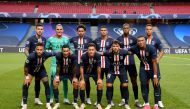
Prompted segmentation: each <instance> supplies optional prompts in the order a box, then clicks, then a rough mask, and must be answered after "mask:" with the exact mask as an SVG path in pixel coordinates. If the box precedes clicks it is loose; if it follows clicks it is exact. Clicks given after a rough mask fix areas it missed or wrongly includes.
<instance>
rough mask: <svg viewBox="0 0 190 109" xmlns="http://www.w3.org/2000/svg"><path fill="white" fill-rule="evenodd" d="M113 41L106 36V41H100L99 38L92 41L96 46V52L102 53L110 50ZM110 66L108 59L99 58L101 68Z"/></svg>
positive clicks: (104, 57)
mask: <svg viewBox="0 0 190 109" xmlns="http://www.w3.org/2000/svg"><path fill="white" fill-rule="evenodd" d="M112 42H113V39H112V38H111V37H109V36H108V38H107V39H106V40H102V38H101V37H98V38H97V39H95V40H94V44H95V45H96V50H97V51H99V52H104V51H107V50H109V49H110V48H111V45H112ZM109 66H110V61H109V59H108V57H106V56H101V68H109Z"/></svg>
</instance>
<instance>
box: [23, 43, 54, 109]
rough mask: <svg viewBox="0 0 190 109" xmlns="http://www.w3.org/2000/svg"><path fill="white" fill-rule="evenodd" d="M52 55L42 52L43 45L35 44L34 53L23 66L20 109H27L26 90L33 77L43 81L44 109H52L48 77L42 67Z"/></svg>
mask: <svg viewBox="0 0 190 109" xmlns="http://www.w3.org/2000/svg"><path fill="white" fill-rule="evenodd" d="M54 55H55V54H54V53H48V52H45V51H44V45H43V44H42V43H37V45H36V49H35V52H34V53H31V54H30V55H29V56H28V58H27V60H26V62H25V66H24V72H25V79H24V84H23V88H22V98H23V106H22V109H27V98H28V88H29V86H30V83H31V81H32V79H33V77H35V78H36V77H37V78H40V79H41V80H42V81H43V84H44V87H45V95H46V102H47V103H46V108H47V109H52V108H51V106H50V87H49V82H48V76H47V73H46V69H45V66H44V62H45V60H46V59H47V58H49V57H51V56H54Z"/></svg>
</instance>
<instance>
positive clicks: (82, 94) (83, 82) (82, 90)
mask: <svg viewBox="0 0 190 109" xmlns="http://www.w3.org/2000/svg"><path fill="white" fill-rule="evenodd" d="M87 79H89V75H87V74H84V80H80V86H79V87H80V99H81V106H80V109H84V108H85V107H86V106H85V89H86V81H87Z"/></svg>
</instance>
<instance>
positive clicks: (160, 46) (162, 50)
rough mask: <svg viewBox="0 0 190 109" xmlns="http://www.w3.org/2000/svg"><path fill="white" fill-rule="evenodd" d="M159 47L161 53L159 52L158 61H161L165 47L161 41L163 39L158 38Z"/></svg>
mask: <svg viewBox="0 0 190 109" xmlns="http://www.w3.org/2000/svg"><path fill="white" fill-rule="evenodd" d="M157 48H158V50H159V54H158V57H157V63H159V62H160V60H161V59H162V57H163V56H164V49H163V46H162V43H161V41H160V40H159V39H158V44H157Z"/></svg>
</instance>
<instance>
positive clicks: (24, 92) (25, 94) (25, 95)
mask: <svg viewBox="0 0 190 109" xmlns="http://www.w3.org/2000/svg"><path fill="white" fill-rule="evenodd" d="M32 79H33V76H32V75H31V74H28V76H27V77H26V78H25V79H24V82H23V86H22V99H23V106H22V109H27V99H28V89H29V86H30V83H31V81H32Z"/></svg>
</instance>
